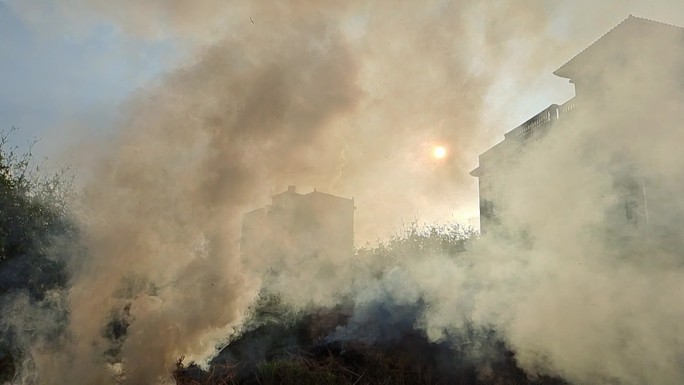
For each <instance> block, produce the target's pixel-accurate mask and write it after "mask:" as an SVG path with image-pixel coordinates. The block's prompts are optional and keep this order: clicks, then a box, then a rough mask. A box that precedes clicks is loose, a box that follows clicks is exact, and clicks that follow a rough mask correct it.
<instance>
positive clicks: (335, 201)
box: [240, 186, 354, 263]
mask: <svg viewBox="0 0 684 385" xmlns="http://www.w3.org/2000/svg"><path fill="white" fill-rule="evenodd" d="M240 249H241V254H242V257H243V259H245V260H246V261H248V262H249V261H250V260H259V261H265V262H266V263H268V262H269V261H272V262H274V263H277V261H279V260H282V259H291V258H298V259H302V260H306V258H326V259H338V258H348V257H349V256H351V255H353V252H354V200H353V199H347V198H342V197H338V196H334V195H331V194H326V193H323V192H320V191H316V190H314V191H313V192H310V193H308V194H300V193H297V192H296V190H295V187H294V186H289V187H288V188H287V190H286V191H284V192H282V193H279V194H276V195H274V196H273V197H272V203H271V204H270V205H267V206H266V207H263V208H260V209H256V210H253V211H251V212H249V213H247V214H245V215H244V216H243V220H242V236H241V240H240Z"/></svg>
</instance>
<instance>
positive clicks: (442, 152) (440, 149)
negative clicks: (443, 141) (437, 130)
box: [432, 146, 447, 159]
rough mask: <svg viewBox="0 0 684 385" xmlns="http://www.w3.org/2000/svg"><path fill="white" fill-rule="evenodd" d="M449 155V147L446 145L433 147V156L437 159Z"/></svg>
mask: <svg viewBox="0 0 684 385" xmlns="http://www.w3.org/2000/svg"><path fill="white" fill-rule="evenodd" d="M446 155H447V149H446V147H444V146H435V147H433V148H432V156H433V157H434V158H435V159H444V157H446Z"/></svg>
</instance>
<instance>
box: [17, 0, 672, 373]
mask: <svg viewBox="0 0 684 385" xmlns="http://www.w3.org/2000/svg"><path fill="white" fill-rule="evenodd" d="M14 4H15V7H17V9H24V10H26V9H33V8H32V7H38V8H39V9H42V8H41V6H40V5H39V4H38V3H34V2H27V3H26V4H23V5H17V4H19V3H14ZM55 7H56V8H57V9H58V10H59V11H60V12H61V13H62V14H65V15H67V16H68V17H73V18H76V19H80V18H82V17H84V16H83V15H94V16H96V17H98V18H102V20H106V21H107V22H113V23H116V25H118V26H119V27H120V28H122V29H123V30H125V31H128V32H129V33H132V34H140V35H142V36H145V37H146V38H149V37H150V36H152V37H156V38H159V37H160V36H164V37H165V38H168V36H173V37H174V38H178V39H183V38H187V39H188V40H189V41H191V42H192V43H193V44H196V46H193V48H192V49H191V51H192V52H193V53H195V55H196V57H194V58H193V59H192V60H188V62H187V63H184V64H183V65H182V66H180V67H179V68H177V69H175V70H174V71H171V72H170V73H169V74H167V75H165V76H164V77H163V78H162V79H161V80H160V81H159V83H158V84H156V85H151V86H149V87H148V88H147V89H145V90H141V91H139V92H138V93H137V94H136V95H133V96H131V98H130V99H129V101H128V102H127V104H126V105H125V107H124V113H123V116H122V117H121V119H120V121H119V122H118V123H119V129H118V131H117V132H116V138H115V140H113V141H112V142H109V143H106V144H105V145H102V144H92V145H93V146H101V147H102V148H105V150H103V152H102V153H101V154H100V156H98V157H97V159H95V160H94V161H92V168H91V169H90V170H87V173H88V174H89V175H92V179H91V180H89V182H88V183H86V186H85V188H84V194H83V202H82V205H81V207H79V210H80V211H79V213H80V214H81V215H80V220H81V222H82V225H83V229H84V237H85V244H86V248H87V253H86V254H87V255H88V257H87V258H84V260H82V261H81V260H79V261H77V263H74V265H75V266H76V268H75V269H74V271H73V279H72V287H71V289H70V291H69V300H68V302H69V309H70V319H69V338H68V339H67V340H66V341H65V342H64V348H63V350H62V351H61V352H60V354H52V353H49V354H48V353H44V354H42V353H41V352H40V351H36V352H33V356H34V358H33V360H34V364H33V366H32V367H31V368H30V369H28V370H30V371H32V374H35V375H36V376H37V378H38V380H37V381H38V383H45V384H64V383H73V384H106V383H112V382H113V381H114V379H113V378H112V371H113V370H112V367H113V366H114V365H115V364H116V365H118V364H120V363H121V364H122V365H123V367H124V368H125V378H126V381H127V383H131V384H152V383H157V382H162V381H168V380H169V372H170V370H171V369H172V368H173V364H174V363H175V361H176V360H177V359H178V357H180V356H181V355H186V356H187V357H188V360H189V359H195V360H198V361H203V360H206V359H208V358H210V357H211V356H212V355H213V354H214V353H215V352H216V348H217V347H218V346H219V345H220V344H221V343H222V342H225V341H226V340H227V339H229V338H230V336H231V335H232V334H233V333H234V332H235V330H237V329H239V328H240V326H241V324H242V322H243V321H244V318H245V316H246V314H247V312H248V310H249V307H250V305H251V304H252V303H253V301H254V300H255V298H256V297H257V295H258V293H259V291H260V290H261V289H262V288H263V284H264V277H263V276H261V275H260V274H259V273H260V272H261V270H259V269H252V268H251V265H250V264H247V265H245V264H243V263H242V262H241V261H240V258H239V256H238V240H239V237H240V231H239V225H240V220H241V217H242V215H243V214H244V213H245V212H246V211H248V210H250V209H252V208H254V207H258V206H260V205H263V204H264V203H265V202H266V201H267V198H268V195H269V192H270V191H272V190H276V191H279V190H280V189H281V188H282V187H283V186H285V185H287V184H291V183H296V184H298V185H304V186H308V187H311V188H313V187H319V188H321V189H324V190H329V191H330V192H333V193H336V194H340V195H345V196H355V198H356V205H357V207H358V209H357V212H356V214H357V234H359V235H357V239H362V240H364V241H365V240H369V239H374V238H376V237H379V236H382V235H383V234H386V233H388V232H389V231H390V230H392V229H395V228H396V227H397V223H399V222H400V219H401V218H405V219H408V220H410V219H412V218H414V217H415V216H416V213H418V214H419V215H421V214H422V215H426V216H428V217H434V216H436V213H437V212H440V211H444V208H445V207H451V206H457V205H463V204H465V203H468V204H472V205H474V202H475V200H474V199H473V198H472V197H473V195H472V190H473V188H474V184H475V180H474V178H472V177H470V176H469V175H468V174H467V172H468V171H469V170H470V169H471V168H472V166H473V165H474V159H475V158H476V157H477V155H478V154H479V153H480V152H481V151H482V150H483V149H485V148H486V144H487V143H488V142H491V141H492V140H491V137H494V136H495V135H498V134H500V132H501V130H500V129H498V130H497V131H496V132H494V131H495V130H493V129H492V128H491V126H487V124H489V125H491V124H495V123H499V120H498V119H496V118H493V117H492V116H491V115H492V113H495V112H496V113H498V112H499V111H502V109H497V108H496V107H497V105H496V103H495V102H494V101H492V100H494V99H496V97H497V95H496V92H495V91H494V88H493V87H494V85H496V84H498V82H501V81H503V80H505V79H506V78H507V77H509V76H510V77H511V79H513V80H511V81H510V84H509V87H510V88H511V89H512V90H514V91H517V90H519V89H520V88H522V85H521V84H523V83H524V82H525V81H528V80H530V81H531V80H532V79H533V78H534V77H535V76H537V74H539V73H540V71H549V72H550V71H551V70H552V69H553V68H552V67H550V66H558V65H560V64H561V63H562V60H564V59H563V58H559V59H558V60H559V61H555V60H556V58H557V56H556V55H558V54H559V53H561V54H565V55H566V56H565V58H570V57H571V55H572V54H573V52H574V51H570V49H569V48H568V46H567V45H564V44H561V43H560V42H559V41H557V40H554V38H553V37H551V35H550V34H551V32H550V20H552V15H550V14H551V13H552V12H551V10H550V9H548V8H547V7H548V5H547V3H546V2H543V1H525V2H518V1H515V2H513V1H507V2H500V3H497V4H496V5H482V4H481V3H480V2H477V1H444V2H442V1H435V2H428V3H425V2H421V3H417V2H416V3H410V4H409V3H406V4H396V3H395V2H389V1H388V2H382V1H380V2H373V3H372V4H365V3H364V2H350V3H345V4H344V5H340V4H338V3H337V2H330V3H328V4H326V3H321V4H319V5H309V4H308V3H306V2H301V1H293V2H286V3H279V4H255V5H249V6H236V5H230V6H227V5H225V4H224V3H223V2H202V3H201V5H197V6H196V7H195V6H189V5H187V4H186V3H185V2H149V3H145V5H140V4H139V2H124V3H123V5H118V6H116V7H114V6H112V5H110V3H109V2H104V1H101V2H88V4H86V2H81V1H69V2H65V3H64V5H60V6H56V5H55ZM27 12H28V11H27ZM36 12H37V11H36ZM39 14H40V13H35V15H39ZM141 15H153V16H150V17H151V19H150V20H148V19H147V18H146V17H142V16H141ZM222 17H225V18H226V21H225V23H222V20H223V19H222ZM205 22H206V23H208V24H209V26H210V28H207V26H206V25H205V24H204V23H205ZM211 27H215V28H216V29H215V30H212V29H211ZM211 31H218V32H217V34H218V35H219V36H218V37H217V36H215V35H213V34H212V33H211ZM541 36H543V37H544V38H545V40H544V43H543V44H541V43H540V39H541ZM671 43H672V42H667V41H663V42H662V44H663V50H662V51H661V53H662V63H660V64H661V65H662V67H661V68H663V71H662V73H659V74H655V75H654V76H653V77H647V78H645V79H639V78H634V77H633V76H632V75H633V72H632V71H633V70H634V69H635V68H637V67H639V66H638V65H637V66H636V67H630V68H629V69H627V70H624V71H623V70H621V69H616V71H614V72H609V73H606V74H605V76H618V77H625V78H628V79H629V80H628V81H625V82H624V83H623V84H624V89H621V90H619V91H616V92H614V93H613V94H614V95H620V96H621V98H622V99H621V100H612V101H611V104H610V106H611V109H604V108H602V107H603V106H599V107H598V108H595V109H592V108H589V107H587V108H585V109H584V110H580V109H579V107H578V112H577V114H576V115H575V117H574V119H575V124H574V125H573V127H577V129H575V130H566V131H561V132H552V133H551V134H549V135H548V137H546V138H545V139H544V140H543V141H540V142H538V143H537V144H533V145H531V146H530V148H529V149H528V151H527V152H526V153H525V154H524V155H521V157H520V158H519V160H518V161H519V167H517V168H515V169H512V170H511V172H510V173H509V174H508V175H507V178H506V179H504V187H502V190H503V193H505V197H506V201H505V202H504V204H502V206H501V215H502V218H506V219H505V220H504V222H505V224H506V225H507V226H508V228H510V229H513V231H511V232H510V233H509V234H507V235H505V236H500V237H499V236H497V235H495V234H492V235H488V236H487V237H483V239H482V240H480V241H479V242H476V243H474V244H473V246H472V247H471V249H469V250H467V251H466V252H465V253H464V254H463V255H462V256H459V257H457V258H453V256H449V255H440V254H434V255H428V256H421V258H415V256H414V255H403V256H401V257H400V258H397V259H394V260H389V261H372V260H365V259H362V258H355V257H353V256H349V258H350V259H349V261H348V263H346V264H344V263H340V261H333V262H335V263H333V264H332V265H333V266H335V267H336V274H335V277H334V279H322V278H321V276H320V274H319V272H320V271H321V269H322V268H321V266H318V265H315V263H321V264H322V265H323V264H325V266H323V267H325V268H327V267H329V266H330V264H331V261H326V260H322V259H319V260H318V262H312V264H313V265H311V266H308V268H306V269H293V268H292V266H287V265H288V264H289V263H293V262H302V260H301V259H297V260H294V261H293V260H283V261H279V262H272V261H271V260H269V259H267V258H268V255H264V258H265V259H264V260H263V261H257V262H258V263H256V265H259V266H264V265H270V267H271V268H272V269H273V270H276V271H295V270H296V271H297V275H288V274H283V275H281V276H280V277H279V278H278V281H276V282H275V284H274V285H273V286H269V287H268V288H269V289H273V288H285V289H282V290H279V293H278V294H279V295H281V296H282V298H283V300H284V301H285V302H286V303H288V304H293V305H296V306H299V307H303V308H306V307H309V306H314V305H319V306H330V305H332V304H334V303H335V302H336V301H337V300H338V299H339V298H341V297H345V298H352V299H353V301H354V303H355V304H356V305H357V307H356V308H355V309H356V312H355V313H354V314H353V316H352V319H351V320H352V323H350V325H349V327H348V328H347V329H340V330H339V331H338V334H339V336H344V335H345V333H347V334H349V333H351V334H358V333H359V332H357V331H355V330H354V322H359V323H362V322H363V319H364V317H365V318H367V319H368V318H373V317H374V315H373V310H374V309H376V307H375V306H376V305H377V304H378V303H379V304H381V305H382V306H385V305H387V304H390V305H391V306H394V307H396V308H401V309H408V310H407V313H411V314H413V313H415V312H420V322H418V323H416V324H415V325H411V326H412V327H415V328H418V329H420V330H422V331H424V332H425V333H426V334H427V336H428V337H429V338H430V339H431V340H434V341H443V340H444V339H447V338H449V336H450V335H452V334H453V333H454V332H455V331H458V330H459V329H461V328H463V327H464V326H465V325H467V324H476V325H480V326H482V327H492V328H494V329H496V330H497V331H498V332H499V333H501V335H502V336H503V338H504V339H505V341H506V343H508V344H509V345H510V347H511V348H512V349H513V350H514V351H515V352H516V353H517V359H518V361H519V363H520V365H521V366H522V367H523V368H524V369H525V370H527V371H528V372H529V373H530V374H531V375H534V374H551V375H559V376H562V377H564V378H566V379H568V380H570V381H573V382H577V383H587V382H597V383H621V384H640V383H657V384H677V383H681V382H682V380H684V372H683V371H682V369H681V365H680V361H681V357H682V353H683V349H682V345H681V341H680V337H679V336H680V335H681V332H682V330H681V327H679V326H678V325H679V323H680V322H679V320H681V319H682V316H684V314H683V313H684V306H682V305H684V304H683V303H682V301H684V300H683V299H682V298H683V297H682V296H681V291H682V289H683V287H682V285H683V284H682V282H684V280H683V278H684V270H682V267H681V265H682V264H681V260H682V259H681V257H682V256H681V247H680V246H681V245H680V241H679V240H680V239H681V228H680V227H681V224H680V223H679V219H681V216H678V215H676V214H677V213H681V212H684V207H682V206H681V205H680V204H679V203H678V201H676V200H674V199H672V198H673V197H676V196H677V195H680V194H681V193H682V192H684V191H682V187H684V186H682V185H681V183H680V182H679V181H680V180H681V170H683V169H684V164H682V163H683V162H684V160H683V158H682V157H681V155H680V148H679V147H680V146H679V143H682V141H681V139H684V138H681V134H677V132H680V131H681V130H680V131H677V130H676V129H675V128H676V127H678V126H681V123H680V122H681V121H682V118H683V116H682V111H681V108H680V107H679V104H681V103H679V104H678V103H677V102H676V101H681V100H682V98H683V96H682V94H681V90H679V89H676V88H664V87H665V85H666V84H669V82H668V81H667V79H669V74H671V73H672V72H673V71H675V70H676V69H677V68H681V66H679V64H681V62H680V61H679V60H680V57H679V56H678V55H679V52H677V51H673V52H670V51H668V50H667V49H666V48H667V47H668V44H671ZM680 44H681V43H680ZM572 48H573V49H575V48H576V47H572ZM580 48H581V47H580ZM550 51H552V52H554V55H553V56H552V55H548V52H550ZM520 52H524V53H525V55H522V54H521V53H520ZM637 64H643V65H648V64H649V63H637ZM661 75H662V76H661ZM663 76H664V77H663ZM680 76H681V73H680ZM653 85H657V86H656V87H655V88H654V86H653ZM668 87H669V86H668ZM663 92H667V97H665V98H663V97H662V93H663ZM634 100H638V101H639V104H638V106H639V107H638V108H634V107H633V103H634V102H633V101H634ZM663 100H665V101H663ZM550 102H561V101H550ZM613 102H614V103H613ZM612 106H618V107H617V108H612ZM489 107H491V108H489ZM498 107H500V106H498ZM604 111H611V112H610V113H609V114H608V113H604ZM654 111H659V113H657V114H654ZM504 119H505V118H502V120H504ZM488 127H489V128H488ZM646 127H648V128H646ZM646 129H648V130H650V131H651V132H652V134H651V135H647V136H645V137H644V136H637V135H632V134H633V133H638V132H641V131H643V130H646ZM637 138H638V139H637ZM644 138H646V139H644ZM434 142H439V143H443V144H444V145H445V147H446V148H448V157H447V159H446V161H444V162H441V163H439V164H436V163H435V160H434V159H433V158H432V157H431V156H430V154H429V150H428V153H427V156H425V151H424V149H425V148H426V146H429V145H430V144H432V143H434ZM427 148H431V147H427ZM623 153H627V154H629V159H630V161H631V162H633V165H632V167H633V168H634V170H636V171H634V172H635V174H634V175H642V174H645V173H646V172H647V171H648V172H649V173H650V174H649V175H655V176H657V178H658V179H659V180H664V181H666V182H665V183H664V185H665V186H666V190H665V191H667V192H668V194H669V195H667V196H666V197H665V198H664V199H666V200H667V201H668V202H672V204H671V205H669V206H667V207H665V208H662V209H661V210H660V214H661V215H662V216H663V222H661V223H662V225H661V226H662V227H663V228H667V229H670V230H671V233H669V234H668V236H667V237H665V238H662V237H660V235H658V234H656V235H653V236H647V237H639V236H634V237H632V238H629V239H627V240H625V239H623V238H620V236H619V235H616V232H615V231H613V230H616V229H617V230H619V228H620V226H622V225H621V224H619V222H618V221H617V219H614V218H613V217H611V214H610V213H611V212H612V211H611V210H612V209H613V208H614V207H615V206H616V205H619V202H620V198H621V190H620V184H619V183H618V182H617V180H618V179H619V178H620V177H622V176H627V175H632V174H629V173H630V172H631V171H625V170H623V168H624V167H625V166H626V165H625V163H624V162H623V161H622V160H621V159H620V158H619V156H620V154H623ZM616 157H617V158H616ZM468 191H471V193H470V194H469V195H466V193H467V192H468ZM462 196H463V197H465V198H461V197H462ZM656 211H657V210H656ZM654 215H655V214H654ZM440 219H443V218H440ZM617 230H616V231H617ZM520 234H524V236H521V235H520ZM265 236H266V237H267V236H268V234H265ZM378 271H381V272H382V273H383V274H377V272H378ZM418 303H420V304H422V305H423V306H418V305H417V304H418ZM388 306H389V305H388ZM414 306H415V307H414ZM17 312H18V313H19V311H17ZM113 314H114V315H115V316H114V318H116V317H118V318H120V319H121V320H122V323H123V324H126V325H127V330H126V333H125V338H121V339H120V340H117V341H113V340H116V338H111V335H110V336H108V335H107V331H108V323H109V322H110V321H111V319H112V317H113ZM402 314H403V313H396V314H394V315H395V316H397V317H398V319H397V320H396V322H394V323H393V324H394V325H401V327H405V324H404V323H402V321H404V319H400V318H401V316H402ZM392 321H394V320H392ZM397 328H398V329H400V327H397ZM345 338H346V337H345ZM359 338H363V339H365V340H368V341H374V340H376V339H379V338H389V337H387V336H384V335H383V336H380V335H377V334H376V335H372V330H371V331H369V330H364V331H363V335H360V336H359ZM108 364H109V366H108Z"/></svg>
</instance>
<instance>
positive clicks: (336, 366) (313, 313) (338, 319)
mask: <svg viewBox="0 0 684 385" xmlns="http://www.w3.org/2000/svg"><path fill="white" fill-rule="evenodd" d="M476 236H477V234H476V233H475V231H474V230H472V229H467V228H463V227H461V226H459V225H457V224H454V225H446V226H427V227H420V226H418V225H417V224H411V225H410V226H408V227H407V228H406V229H405V230H404V231H402V232H400V233H398V234H396V235H395V236H393V237H391V238H390V239H389V240H388V241H386V242H379V243H378V244H377V245H375V246H368V247H365V248H362V249H360V250H359V251H358V254H359V256H360V257H367V258H371V259H377V260H383V261H384V262H383V263H378V265H377V267H378V271H377V273H378V277H380V276H381V275H382V274H383V270H382V268H381V266H385V268H386V266H392V264H391V262H392V260H401V259H403V258H406V257H412V258H421V257H423V256H426V255H430V254H435V253H438V254H440V255H444V256H447V257H453V258H458V255H459V253H462V252H463V251H464V250H465V249H466V247H467V243H468V242H470V241H472V240H473V239H474V238H475V237H476ZM383 306H385V307H386V308H384V309H383V311H386V312H390V313H391V314H393V315H394V316H398V315H401V316H402V317H407V318H409V319H407V320H406V321H407V322H405V323H403V324H402V323H394V324H392V325H389V324H387V325H385V324H386V323H387V322H389V321H388V320H381V319H375V320H373V319H370V320H368V321H367V322H369V323H379V324H381V325H380V328H386V327H391V328H393V329H395V331H396V333H393V334H392V335H393V336H392V337H391V338H386V339H376V340H372V341H369V340H364V339H363V338H362V337H361V336H360V335H351V336H350V335H349V334H344V337H343V339H340V338H338V337H339V335H338V334H336V331H337V330H339V328H340V327H346V326H348V324H349V322H351V315H352V311H353V308H354V307H353V306H350V305H349V304H348V305H340V306H338V307H336V308H331V309H309V311H308V312H307V314H296V313H293V312H292V311H288V309H285V308H284V307H283V305H282V304H280V303H278V302H277V301H274V300H273V298H267V299H266V300H264V301H261V302H260V303H259V305H258V307H257V308H256V309H255V310H254V311H253V312H252V318H253V319H252V320H251V321H249V322H248V324H249V325H252V326H251V327H250V328H247V329H246V330H244V331H243V333H242V334H241V335H240V336H239V337H238V338H236V339H235V340H233V341H231V342H230V344H229V345H228V346H227V347H226V348H225V349H223V351H222V352H221V353H220V354H219V355H218V357H217V358H216V359H214V360H213V361H212V363H211V365H210V367H209V369H208V370H203V369H201V368H200V367H198V366H197V365H195V364H194V363H189V364H188V365H185V364H184V363H183V360H182V359H181V360H179V362H178V365H177V368H176V370H175V371H174V379H175V380H176V383H177V384H178V385H189V384H193V385H210V384H231V385H276V384H278V385H290V384H293V385H294V384H298V385H299V384H323V385H362V384H365V385H376V384H399V385H408V384H416V385H423V384H425V385H427V384H430V385H433V384H435V385H436V384H445V385H446V384H456V385H458V384H469V385H471V384H482V385H484V384H501V385H522V384H525V385H532V384H534V385H552V384H553V385H559V384H565V382H564V381H563V380H561V379H557V378H547V377H536V378H529V377H528V375H527V374H526V373H525V372H524V371H522V370H521V369H520V368H519V367H518V366H517V364H516V360H515V354H514V353H513V352H511V351H510V350H509V349H507V347H506V345H505V344H504V343H503V341H502V340H501V339H500V338H498V336H497V334H496V333H495V332H494V331H492V330H475V328H471V329H468V330H463V331H461V332H460V334H459V335H455V336H451V337H452V338H449V339H448V341H443V342H431V341H429V340H428V338H427V336H426V335H425V334H424V333H423V332H421V331H420V330H417V329H416V328H415V327H414V325H415V323H416V320H417V319H418V318H419V317H420V310H421V307H420V306H415V307H409V308H401V309H400V308H398V307H397V306H399V305H396V304H393V303H387V304H383ZM379 314H385V313H379ZM357 326H359V325H357ZM359 327H361V328H362V329H363V328H368V329H372V328H378V325H371V324H368V325H366V324H364V325H360V326H359ZM468 346H477V347H476V349H477V350H478V351H479V352H484V351H486V352H487V354H486V357H474V356H473V355H472V354H471V352H470V351H468Z"/></svg>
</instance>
